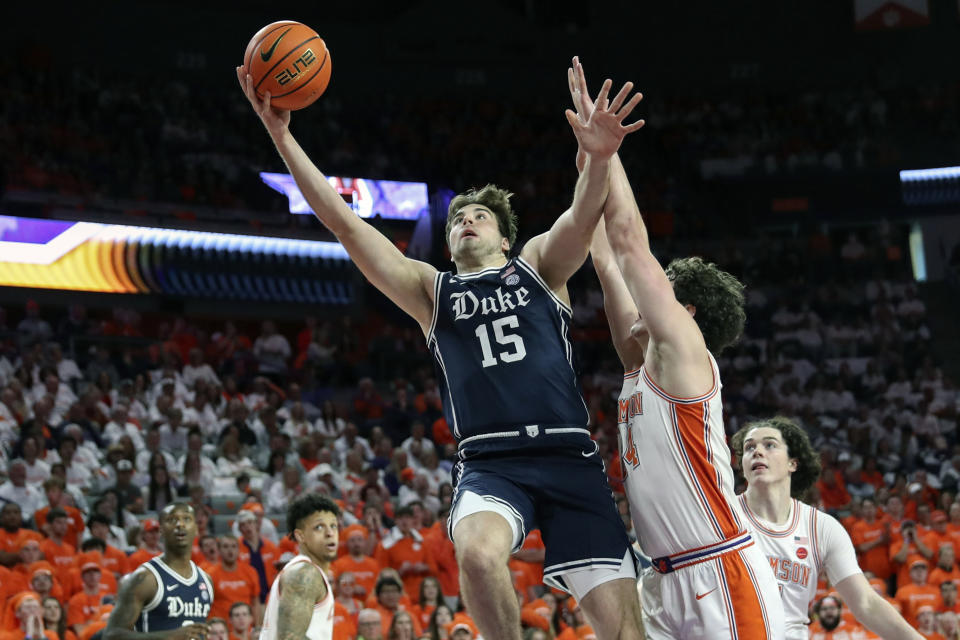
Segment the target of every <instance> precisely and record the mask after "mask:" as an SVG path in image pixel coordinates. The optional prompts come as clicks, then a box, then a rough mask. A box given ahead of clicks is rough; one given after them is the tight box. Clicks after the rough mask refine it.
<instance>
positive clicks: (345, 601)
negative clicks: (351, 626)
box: [334, 571, 363, 620]
mask: <svg viewBox="0 0 960 640" xmlns="http://www.w3.org/2000/svg"><path fill="white" fill-rule="evenodd" d="M336 576H337V578H336V581H335V582H336V594H337V605H338V606H340V607H341V608H342V609H343V610H344V611H345V612H347V614H349V615H350V617H351V618H352V619H353V620H356V618H357V615H358V614H359V613H360V611H361V610H362V609H363V601H362V600H360V599H358V598H356V597H355V596H356V595H357V593H356V590H357V580H356V578H354V576H353V574H352V573H350V572H349V571H344V572H343V573H339V574H336ZM334 615H336V614H334Z"/></svg>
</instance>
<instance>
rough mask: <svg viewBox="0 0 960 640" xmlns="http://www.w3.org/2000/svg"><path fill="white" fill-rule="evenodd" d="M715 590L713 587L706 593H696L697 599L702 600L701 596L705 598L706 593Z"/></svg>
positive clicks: (708, 593)
mask: <svg viewBox="0 0 960 640" xmlns="http://www.w3.org/2000/svg"><path fill="white" fill-rule="evenodd" d="M716 590H717V588H716V587H714V588H713V589H710V591H707V592H706V593H698V594H697V600H702V599H703V598H706V597H707V596H708V595H710V594H711V593H713V592H714V591H716Z"/></svg>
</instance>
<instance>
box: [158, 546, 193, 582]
mask: <svg viewBox="0 0 960 640" xmlns="http://www.w3.org/2000/svg"><path fill="white" fill-rule="evenodd" d="M162 557H163V563H164V564H165V565H167V566H168V567H170V568H171V569H173V570H174V571H176V572H177V573H179V574H180V575H182V576H183V577H185V578H189V577H190V575H191V574H192V573H193V568H192V567H191V566H190V551H189V549H188V550H187V552H186V553H175V552H173V551H167V552H165V553H164V554H163V556H162Z"/></svg>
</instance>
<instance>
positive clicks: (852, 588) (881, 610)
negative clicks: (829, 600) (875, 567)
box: [835, 573, 923, 640]
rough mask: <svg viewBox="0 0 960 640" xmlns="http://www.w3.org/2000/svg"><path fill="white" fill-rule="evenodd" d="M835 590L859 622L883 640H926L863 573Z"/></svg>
mask: <svg viewBox="0 0 960 640" xmlns="http://www.w3.org/2000/svg"><path fill="white" fill-rule="evenodd" d="M835 588H836V590H837V593H839V594H840V597H841V598H843V602H844V603H845V604H846V605H847V607H848V608H849V609H850V611H851V612H853V615H854V616H855V617H856V619H857V620H858V621H859V622H861V623H863V625H864V626H866V627H867V628H868V629H870V631H873V632H874V633H876V634H878V635H879V636H880V637H882V638H890V640H901V639H902V640H920V639H921V638H922V637H923V636H921V635H920V634H919V633H917V631H916V630H915V629H914V628H913V627H911V626H910V624H909V623H908V622H907V621H906V620H904V619H903V616H901V615H900V614H899V613H898V612H897V610H896V609H894V608H893V606H891V605H890V603H889V602H887V601H886V600H884V599H883V598H881V597H880V595H879V594H878V593H877V592H876V591H874V590H873V587H871V586H870V583H869V582H867V579H866V578H865V577H864V576H863V574H862V573H856V574H854V575H852V576H849V577H847V578H844V579H843V580H841V581H840V582H838V583H837V584H836V585H835Z"/></svg>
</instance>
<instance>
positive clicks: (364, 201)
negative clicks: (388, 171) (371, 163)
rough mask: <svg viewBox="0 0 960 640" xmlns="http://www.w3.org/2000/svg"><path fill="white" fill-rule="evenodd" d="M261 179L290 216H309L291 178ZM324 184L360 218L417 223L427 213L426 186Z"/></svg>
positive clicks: (353, 181)
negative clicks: (284, 203) (283, 199)
mask: <svg viewBox="0 0 960 640" xmlns="http://www.w3.org/2000/svg"><path fill="white" fill-rule="evenodd" d="M260 179H261V180H263V181H264V182H265V183H266V184H267V185H269V186H270V188H271V189H273V190H275V191H277V192H279V193H282V194H284V195H285V196H287V199H288V200H289V201H290V213H297V214H312V213H313V210H312V209H311V208H310V205H309V204H307V201H306V199H305V198H304V197H303V194H302V193H301V192H300V188H299V187H298V186H297V183H296V182H294V180H293V176H291V175H290V174H289V173H268V172H266V171H261V172H260ZM327 182H329V183H330V186H331V187H333V188H334V189H335V190H336V191H337V193H339V194H340V195H341V196H342V197H343V199H344V201H345V202H346V203H347V204H348V205H350V208H352V209H353V210H354V211H356V212H357V215H358V216H360V217H361V218H372V217H373V216H379V217H381V218H386V219H389V220H417V219H419V218H420V216H422V215H426V214H427V213H429V211H430V198H429V195H428V193H427V183H426V182H398V181H396V180H371V179H369V178H338V177H333V176H328V177H327Z"/></svg>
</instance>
